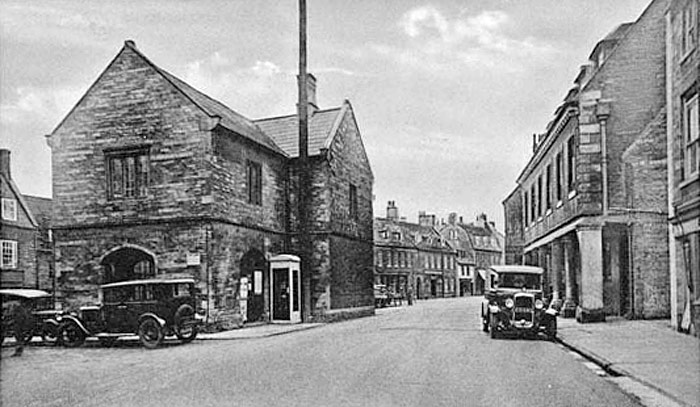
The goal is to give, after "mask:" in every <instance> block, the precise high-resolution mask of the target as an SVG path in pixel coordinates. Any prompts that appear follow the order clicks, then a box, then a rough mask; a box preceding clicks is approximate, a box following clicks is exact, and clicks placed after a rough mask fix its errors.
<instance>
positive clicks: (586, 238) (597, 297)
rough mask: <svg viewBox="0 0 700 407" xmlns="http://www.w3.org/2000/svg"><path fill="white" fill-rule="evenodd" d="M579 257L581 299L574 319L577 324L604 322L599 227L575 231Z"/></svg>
mask: <svg viewBox="0 0 700 407" xmlns="http://www.w3.org/2000/svg"><path fill="white" fill-rule="evenodd" d="M576 235H577V236H578V243H579V253H580V256H581V263H580V264H581V297H582V298H580V304H579V308H578V309H577V310H576V319H577V320H578V321H579V322H598V321H604V320H605V313H604V312H603V231H602V228H601V227H600V226H581V227H579V228H578V229H577V230H576Z"/></svg>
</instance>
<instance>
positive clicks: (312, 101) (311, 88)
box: [297, 73, 318, 117]
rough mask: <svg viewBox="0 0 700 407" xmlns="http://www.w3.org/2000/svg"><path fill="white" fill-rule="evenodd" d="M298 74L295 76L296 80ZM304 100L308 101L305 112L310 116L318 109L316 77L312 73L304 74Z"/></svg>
mask: <svg viewBox="0 0 700 407" xmlns="http://www.w3.org/2000/svg"><path fill="white" fill-rule="evenodd" d="M298 80H299V76H297V81H298ZM306 100H307V101H308V104H307V105H308V108H307V114H308V116H309V117H311V116H312V115H313V114H314V112H316V111H317V110H318V104H316V77H315V76H314V75H313V74H310V73H307V74H306Z"/></svg>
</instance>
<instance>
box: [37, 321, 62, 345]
mask: <svg viewBox="0 0 700 407" xmlns="http://www.w3.org/2000/svg"><path fill="white" fill-rule="evenodd" d="M41 340H42V342H44V343H46V344H50V345H53V344H56V343H57V342H58V324H55V323H49V322H44V323H43V324H42V326H41Z"/></svg>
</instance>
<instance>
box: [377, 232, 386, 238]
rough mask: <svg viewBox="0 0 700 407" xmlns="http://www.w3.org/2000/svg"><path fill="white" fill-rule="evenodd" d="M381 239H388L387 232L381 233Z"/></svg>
mask: <svg viewBox="0 0 700 407" xmlns="http://www.w3.org/2000/svg"><path fill="white" fill-rule="evenodd" d="M379 237H381V238H382V239H386V238H387V232H386V230H381V231H379Z"/></svg>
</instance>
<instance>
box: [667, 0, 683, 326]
mask: <svg viewBox="0 0 700 407" xmlns="http://www.w3.org/2000/svg"><path fill="white" fill-rule="evenodd" d="M673 52H674V49H673V30H672V24H671V13H670V12H667V13H666V185H667V186H666V187H667V194H668V219H669V228H668V254H669V255H668V263H669V264H668V266H669V279H670V284H669V287H670V294H671V326H672V327H673V328H675V329H678V328H679V326H680V323H679V321H678V294H679V293H678V286H677V285H676V284H677V281H678V263H677V261H676V236H675V234H674V233H673V227H671V223H672V220H673V219H674V218H675V216H676V212H675V208H674V206H673V200H674V184H673V183H674V176H673V171H674V169H673V164H674V160H673V86H672V84H673Z"/></svg>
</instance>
